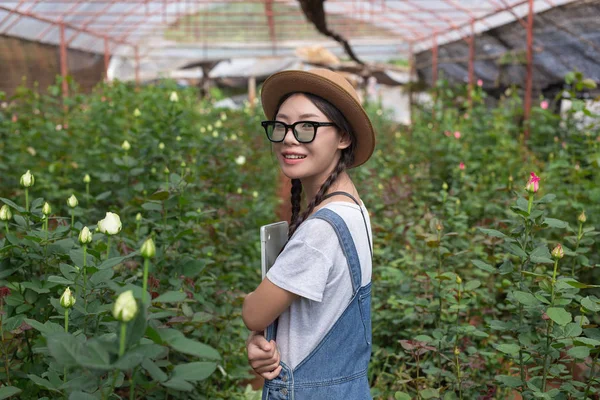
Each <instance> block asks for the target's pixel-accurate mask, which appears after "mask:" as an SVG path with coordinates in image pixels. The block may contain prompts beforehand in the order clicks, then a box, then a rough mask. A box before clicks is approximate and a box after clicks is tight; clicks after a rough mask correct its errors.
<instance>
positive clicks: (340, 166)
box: [288, 151, 353, 237]
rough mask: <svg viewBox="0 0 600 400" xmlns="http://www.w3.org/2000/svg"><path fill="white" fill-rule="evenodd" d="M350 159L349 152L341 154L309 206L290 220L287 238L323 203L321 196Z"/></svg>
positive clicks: (344, 168) (348, 163) (350, 153)
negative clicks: (294, 218) (298, 215)
mask: <svg viewBox="0 0 600 400" xmlns="http://www.w3.org/2000/svg"><path fill="white" fill-rule="evenodd" d="M352 158H353V155H352V152H350V151H343V152H342V156H341V157H340V160H339V161H338V163H337V165H336V167H335V169H334V170H333V171H332V172H331V174H330V175H329V177H328V178H327V179H326V180H325V182H323V184H322V185H321V188H320V189H319V191H318V192H317V194H316V195H315V197H314V198H313V199H312V201H311V202H310V204H309V205H308V207H307V208H306V210H304V212H303V213H302V215H301V216H300V217H298V218H297V219H296V221H294V220H293V218H292V225H291V226H290V230H289V234H288V237H292V235H293V234H294V232H295V231H296V229H298V227H299V226H300V224H302V222H303V221H304V220H305V219H306V218H308V216H309V215H310V214H311V213H312V212H313V210H314V209H315V207H316V206H318V205H319V204H321V201H323V196H325V194H326V193H327V191H328V190H329V188H330V187H331V185H332V184H333V183H334V182H335V181H336V180H337V178H338V176H340V174H341V173H342V172H344V170H346V168H347V167H348V165H350V164H351V162H352ZM292 190H293V188H292Z"/></svg>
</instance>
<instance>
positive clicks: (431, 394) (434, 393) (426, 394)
mask: <svg viewBox="0 0 600 400" xmlns="http://www.w3.org/2000/svg"><path fill="white" fill-rule="evenodd" d="M419 394H420V395H421V398H423V399H426V400H427V399H433V398H437V397H440V393H439V391H438V390H437V389H433V388H427V389H425V390H421V391H420V392H419Z"/></svg>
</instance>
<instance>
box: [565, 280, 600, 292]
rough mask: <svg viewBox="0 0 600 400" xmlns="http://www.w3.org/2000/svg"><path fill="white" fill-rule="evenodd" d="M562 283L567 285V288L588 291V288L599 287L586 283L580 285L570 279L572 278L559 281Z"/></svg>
mask: <svg viewBox="0 0 600 400" xmlns="http://www.w3.org/2000/svg"><path fill="white" fill-rule="evenodd" d="M562 282H564V283H566V284H568V285H569V286H573V287H576V288H578V289H589V288H597V287H600V285H588V284H587V283H581V282H578V281H577V280H575V279H572V278H567V279H561V283H562Z"/></svg>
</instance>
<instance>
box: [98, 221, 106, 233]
mask: <svg viewBox="0 0 600 400" xmlns="http://www.w3.org/2000/svg"><path fill="white" fill-rule="evenodd" d="M103 225H104V220H103V219H101V220H100V221H98V224H97V226H96V230H97V231H98V232H101V233H106V229H104V226H103Z"/></svg>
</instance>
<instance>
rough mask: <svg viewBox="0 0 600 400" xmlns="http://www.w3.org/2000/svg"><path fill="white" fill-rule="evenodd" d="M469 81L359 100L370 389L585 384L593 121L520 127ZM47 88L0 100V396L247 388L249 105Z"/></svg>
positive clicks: (507, 389) (507, 392)
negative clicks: (420, 100)
mask: <svg viewBox="0 0 600 400" xmlns="http://www.w3.org/2000/svg"><path fill="white" fill-rule="evenodd" d="M584 82H585V83H584ZM591 85H592V84H591V83H590V82H589V81H586V80H585V79H584V78H583V77H582V76H580V75H578V74H572V75H569V76H568V77H567V90H566V91H565V93H564V94H563V95H564V96H565V97H569V98H570V99H572V100H577V98H578V96H579V93H580V92H581V91H582V90H586V87H591ZM465 90H466V89H465V88H464V87H451V86H449V85H448V84H447V83H446V82H443V81H440V82H439V84H438V86H437V87H436V91H437V96H436V101H435V102H434V103H433V104H432V106H427V105H425V106H422V107H418V108H415V110H414V114H413V120H414V123H413V125H412V126H411V127H401V126H396V125H395V124H393V123H391V122H390V121H389V120H388V119H387V118H386V112H385V110H381V108H380V107H379V105H377V104H369V105H368V107H367V108H368V111H369V113H370V115H371V116H372V120H373V123H374V125H375V127H376V130H377V132H378V143H377V149H376V152H375V155H374V157H373V158H372V159H371V160H370V161H369V162H368V163H367V164H365V167H364V168H359V169H357V170H351V172H350V173H351V174H352V175H353V178H354V181H355V182H356V184H357V186H358V189H359V191H360V193H361V197H362V198H363V199H364V201H365V203H366V204H367V206H368V208H369V210H370V212H371V220H372V224H373V233H374V236H375V237H374V244H375V248H374V269H373V281H374V282H373V285H374V292H373V313H372V315H373V338H374V340H373V358H372V363H371V368H370V370H369V379H370V382H371V386H372V393H373V396H374V397H375V398H377V399H386V400H387V399H389V398H395V399H408V398H420V399H430V398H444V399H453V398H462V399H471V398H481V399H492V398H510V397H511V396H512V395H513V394H515V393H520V394H521V395H522V396H523V397H525V398H582V399H583V398H586V397H587V398H593V396H594V395H596V394H597V393H598V382H597V380H594V379H593V376H594V375H597V371H598V368H599V367H598V353H599V348H600V333H599V331H598V328H596V327H595V326H594V325H595V324H596V325H597V324H598V323H599V322H600V320H599V317H598V311H600V306H599V303H598V292H597V289H598V288H597V287H595V286H594V285H595V283H597V282H598V281H599V278H600V274H599V273H598V271H599V270H598V268H597V266H598V264H599V263H600V256H598V244H597V238H596V236H597V230H596V229H595V228H596V226H597V225H598V215H599V212H600V192H599V191H598V188H599V187H600V181H599V179H600V174H597V173H596V172H597V170H598V168H599V165H598V164H599V160H600V142H599V141H598V139H597V138H598V134H599V131H598V124H597V121H598V119H597V117H595V116H594V115H593V114H591V113H590V112H589V111H588V112H587V113H586V112H585V104H582V103H578V102H575V107H573V110H572V111H570V112H569V113H568V114H567V115H565V116H564V118H563V119H561V118H560V117H558V116H556V115H555V114H554V113H553V111H552V109H553V106H552V103H550V104H547V105H546V106H542V104H543V103H542V101H543V100H540V102H539V105H540V106H539V107H534V109H533V110H532V120H531V122H530V139H529V140H527V141H526V140H525V138H524V135H523V130H522V127H521V126H520V123H519V121H520V118H521V115H522V104H521V101H520V99H519V97H518V96H517V91H516V90H515V89H509V90H507V91H506V93H505V95H504V96H502V98H501V99H500V102H499V104H498V105H497V106H492V107H488V106H486V105H485V103H486V102H488V101H489V99H487V98H486V95H485V92H484V91H483V90H482V88H481V86H477V87H475V88H474V89H473V92H472V94H471V98H472V104H469V102H468V101H467V96H466V91H465ZM70 92H71V93H77V90H76V87H72V90H71V91H70ZM59 94H60V91H59V86H56V87H52V88H50V90H49V92H48V93H38V92H37V91H35V90H29V89H26V88H24V87H23V88H21V89H19V91H18V93H17V95H16V96H15V98H14V99H11V101H10V102H9V103H8V104H7V106H6V107H4V108H2V109H0V153H1V154H3V157H2V158H0V171H1V172H2V176H3V185H2V187H0V204H2V205H3V207H2V209H0V220H2V221H3V222H4V223H3V225H4V226H3V232H2V235H1V236H0V257H2V261H0V315H1V318H2V325H1V327H2V328H1V330H0V332H1V333H2V342H1V346H0V355H1V357H0V365H1V366H3V368H0V381H1V382H3V383H4V386H2V387H0V395H2V396H6V395H9V394H11V393H17V392H19V393H20V396H22V397H23V398H65V397H67V398H73V399H88V398H109V397H111V396H112V398H115V397H116V396H120V397H121V398H124V397H129V398H149V399H152V398H161V399H162V398H165V397H166V396H168V397H170V398H194V399H199V398H207V399H208V398H210V399H215V398H222V399H232V398H246V399H252V398H257V395H258V393H257V392H254V391H252V390H251V389H250V388H249V387H247V386H246V383H247V382H248V380H249V379H250V378H252V375H251V374H250V373H249V366H248V363H247V359H246V354H245V348H244V343H245V339H246V336H247V330H246V328H245V327H244V325H243V323H242V320H241V318H240V312H241V304H242V301H243V296H244V294H245V293H247V292H249V291H251V290H253V289H254V288H255V287H256V285H257V284H258V283H259V281H260V272H259V271H260V261H259V260H260V256H259V241H258V227H259V226H260V225H262V224H265V223H269V222H273V221H274V220H275V219H276V218H277V217H276V216H275V208H276V207H277V206H278V205H279V204H280V203H279V200H278V199H277V197H276V191H277V182H278V171H279V167H278V165H277V161H276V160H275V159H274V158H273V157H271V156H270V147H269V144H268V142H267V141H266V138H265V137H264V133H262V132H261V131H260V129H259V128H260V124H259V121H260V120H261V119H262V114H261V113H260V110H258V109H257V110H254V109H251V108H248V107H246V108H244V109H242V110H238V111H230V110H227V111H226V110H218V109H214V108H213V107H212V105H211V104H210V103H208V102H206V101H198V100H197V99H196V98H195V94H194V92H193V90H189V89H188V90H181V89H177V88H176V87H175V86H173V85H172V84H170V83H164V84H163V86H161V87H154V86H147V87H143V88H140V89H139V90H135V89H134V88H132V87H131V86H130V85H127V84H122V83H114V84H111V85H101V86H99V87H98V88H97V89H96V91H95V92H94V93H92V94H89V95H85V94H75V95H74V96H72V97H71V98H69V99H67V100H66V105H67V106H68V108H67V109H65V108H63V106H62V104H61V98H60V96H59ZM551 101H555V100H551ZM578 113H582V114H583V115H585V116H586V118H587V119H586V121H587V122H585V124H583V123H582V122H581V121H582V120H581V116H580V114H578ZM589 121H592V122H589ZM594 121H595V122H594ZM555 138H556V139H555ZM27 170H29V172H28V173H29V175H31V179H29V178H23V183H28V186H26V185H24V184H21V175H27V173H25V174H23V172H25V171H27ZM532 172H533V173H534V175H532V174H531V173H532ZM532 178H534V179H532ZM526 188H529V190H526ZM72 195H73V196H74V197H75V198H76V202H77V204H75V201H70V204H68V203H67V201H65V199H69V198H70V196H72ZM30 198H31V199H32V200H31V201H30ZM283 201H284V202H285V204H284V206H287V204H288V200H287V199H284V200H283ZM45 204H47V206H45ZM71 205H75V207H71ZM557 244H560V246H557ZM67 288H70V289H69V290H70V292H71V293H72V296H73V304H72V307H70V308H65V307H63V306H61V302H60V300H59V299H60V297H61V296H62V295H63V293H64V292H65V290H66V289H67ZM123 296H124V297H123ZM118 299H121V300H118ZM124 299H125V300H127V301H125V300H124ZM117 303H119V305H118V307H117ZM65 304H66V303H65ZM125 310H128V312H127V313H125ZM133 310H135V312H134V311H133ZM125 314H127V316H130V317H131V319H129V317H128V318H123V316H124V315H125ZM65 327H68V330H67V331H65ZM596 379H597V378H596Z"/></svg>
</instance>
